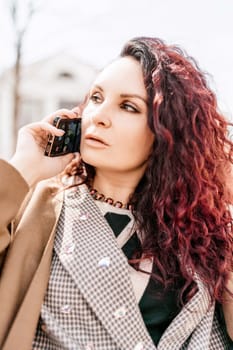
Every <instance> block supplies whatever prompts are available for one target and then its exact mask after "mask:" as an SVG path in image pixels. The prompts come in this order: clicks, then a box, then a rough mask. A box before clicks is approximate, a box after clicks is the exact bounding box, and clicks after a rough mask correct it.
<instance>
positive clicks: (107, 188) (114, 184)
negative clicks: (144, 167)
mask: <svg viewBox="0 0 233 350" xmlns="http://www.w3.org/2000/svg"><path fill="white" fill-rule="evenodd" d="M139 180H140V178H139V179H138V178H135V177H132V176H130V175H127V174H124V176H120V175H119V174H116V173H114V174H109V173H108V174H105V173H103V172H99V171H98V172H96V175H95V178H94V181H93V183H92V187H93V188H95V189H96V190H97V191H98V192H99V193H102V194H103V195H104V196H105V197H111V198H113V199H114V201H119V202H122V203H128V202H129V198H130V196H131V195H132V193H134V191H135V188H136V186H137V184H138V182H139Z"/></svg>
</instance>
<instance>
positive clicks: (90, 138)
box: [85, 134, 109, 146]
mask: <svg viewBox="0 0 233 350" xmlns="http://www.w3.org/2000/svg"><path fill="white" fill-rule="evenodd" d="M85 139H86V140H92V141H96V142H99V143H102V144H103V145H105V146H109V145H108V144H107V143H106V142H105V141H104V140H103V139H102V138H101V137H99V136H97V135H93V134H87V135H86V136H85Z"/></svg>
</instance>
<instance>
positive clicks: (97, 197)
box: [89, 188, 132, 209]
mask: <svg viewBox="0 0 233 350" xmlns="http://www.w3.org/2000/svg"><path fill="white" fill-rule="evenodd" d="M89 193H90V195H91V196H92V198H93V199H95V200H97V201H100V202H105V203H108V204H110V205H113V206H114V207H117V208H123V209H132V204H130V203H126V204H123V203H122V202H120V201H114V199H112V198H111V197H107V198H106V197H105V195H104V194H102V193H99V192H98V191H97V190H96V189H94V188H90V189H89Z"/></svg>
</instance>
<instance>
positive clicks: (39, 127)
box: [22, 122, 64, 136]
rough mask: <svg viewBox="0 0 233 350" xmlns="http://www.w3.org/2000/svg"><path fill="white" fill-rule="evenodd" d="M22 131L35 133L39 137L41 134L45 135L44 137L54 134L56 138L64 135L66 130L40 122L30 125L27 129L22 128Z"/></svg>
mask: <svg viewBox="0 0 233 350" xmlns="http://www.w3.org/2000/svg"><path fill="white" fill-rule="evenodd" d="M22 130H28V131H30V132H31V133H33V134H34V133H35V134H37V136H39V135H40V134H43V135H45V134H46V135H48V134H52V135H55V136H62V135H64V130H62V129H58V128H56V127H55V126H53V125H51V124H49V123H48V122H38V123H32V124H28V125H27V126H26V127H25V128H22Z"/></svg>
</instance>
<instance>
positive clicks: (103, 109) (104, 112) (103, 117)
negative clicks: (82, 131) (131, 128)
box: [90, 103, 112, 128]
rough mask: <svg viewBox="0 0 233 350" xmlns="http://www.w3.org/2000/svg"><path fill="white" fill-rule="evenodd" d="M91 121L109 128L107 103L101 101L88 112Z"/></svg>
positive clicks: (109, 120)
mask: <svg viewBox="0 0 233 350" xmlns="http://www.w3.org/2000/svg"><path fill="white" fill-rule="evenodd" d="M90 116H91V121H92V123H93V124H95V125H97V126H102V127H104V128H109V127H110V126H111V125H112V122H111V108H109V106H107V104H105V103H103V104H101V105H99V106H98V107H96V108H95V110H93V111H91V113H90Z"/></svg>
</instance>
